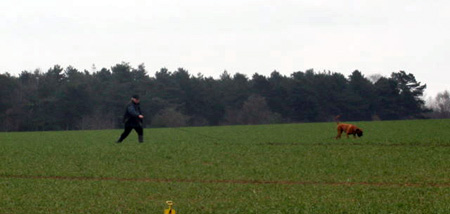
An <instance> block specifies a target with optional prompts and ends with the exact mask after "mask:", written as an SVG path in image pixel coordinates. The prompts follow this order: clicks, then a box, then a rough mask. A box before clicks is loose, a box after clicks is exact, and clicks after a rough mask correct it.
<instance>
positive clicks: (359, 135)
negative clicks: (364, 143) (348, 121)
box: [356, 128, 363, 137]
mask: <svg viewBox="0 0 450 214" xmlns="http://www.w3.org/2000/svg"><path fill="white" fill-rule="evenodd" d="M356 135H358V137H362V136H363V130H362V129H359V128H358V129H356Z"/></svg>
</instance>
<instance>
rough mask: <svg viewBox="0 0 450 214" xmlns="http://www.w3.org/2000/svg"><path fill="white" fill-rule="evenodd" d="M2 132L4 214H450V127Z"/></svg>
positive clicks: (392, 124)
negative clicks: (350, 132) (346, 131)
mask: <svg viewBox="0 0 450 214" xmlns="http://www.w3.org/2000/svg"><path fill="white" fill-rule="evenodd" d="M355 124H356V125H358V126H359V127H361V128H362V129H363V130H364V131H365V132H364V136H363V137H362V138H361V139H353V138H350V139H346V138H345V137H344V138H342V139H340V140H335V139H334V136H335V135H336V130H335V126H336V124H335V123H304V124H283V125H260V126H221V127H191V128H160V129H145V141H146V142H145V143H144V144H138V143H137V136H136V134H135V133H134V132H133V133H131V134H130V136H129V137H128V138H127V139H126V140H125V141H124V142H123V143H122V144H116V143H114V141H115V140H116V139H117V137H118V136H119V134H120V133H121V131H122V130H101V131H67V132H63V131H61V132H20V133H0V156H1V161H0V213H163V210H164V209H165V208H167V205H166V204H165V201H167V200H172V201H174V203H175V206H174V208H175V209H176V211H177V213H179V214H181V213H184V214H186V213H202V214H203V213H450V120H412V121H382V122H381V121H377V122H355Z"/></svg>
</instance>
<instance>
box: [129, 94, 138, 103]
mask: <svg viewBox="0 0 450 214" xmlns="http://www.w3.org/2000/svg"><path fill="white" fill-rule="evenodd" d="M131 101H133V102H134V103H139V95H137V94H135V95H133V96H131Z"/></svg>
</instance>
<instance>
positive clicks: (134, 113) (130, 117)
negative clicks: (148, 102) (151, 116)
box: [123, 101, 142, 127]
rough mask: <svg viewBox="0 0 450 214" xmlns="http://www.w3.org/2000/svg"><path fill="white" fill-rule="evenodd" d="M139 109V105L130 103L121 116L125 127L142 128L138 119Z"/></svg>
mask: <svg viewBox="0 0 450 214" xmlns="http://www.w3.org/2000/svg"><path fill="white" fill-rule="evenodd" d="M141 114H142V113H141V107H140V106H139V103H134V102H133V101H131V102H130V103H129V104H128V105H127V108H126V110H125V114H124V115H123V122H124V123H125V126H129V127H142V119H141V118H139V115H141Z"/></svg>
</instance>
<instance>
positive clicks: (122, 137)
mask: <svg viewBox="0 0 450 214" xmlns="http://www.w3.org/2000/svg"><path fill="white" fill-rule="evenodd" d="M132 129H133V128H132V127H129V126H125V130H123V133H122V134H121V135H120V138H119V140H117V142H116V143H122V141H123V140H124V139H125V138H126V137H127V136H128V135H129V134H130V132H131V130H132Z"/></svg>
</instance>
